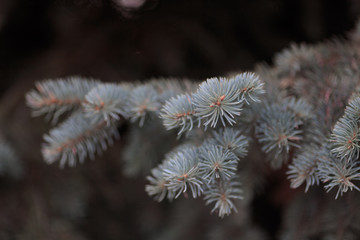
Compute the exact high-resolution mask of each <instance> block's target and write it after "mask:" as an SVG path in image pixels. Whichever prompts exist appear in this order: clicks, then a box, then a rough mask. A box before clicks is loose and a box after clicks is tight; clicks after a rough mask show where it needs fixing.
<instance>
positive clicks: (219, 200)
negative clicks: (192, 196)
mask: <svg viewBox="0 0 360 240" xmlns="http://www.w3.org/2000/svg"><path fill="white" fill-rule="evenodd" d="M240 186H241V184H240V182H239V181H237V180H236V179H232V180H231V181H227V182H222V181H221V182H219V181H218V182H215V183H214V184H211V185H210V186H209V187H208V189H206V190H205V191H204V195H205V197H204V200H206V205H208V204H210V203H213V202H215V206H214V207H213V209H212V210H211V212H212V213H213V212H215V211H218V215H219V217H221V218H223V217H224V216H225V215H227V216H228V215H230V213H231V211H235V212H237V209H236V207H235V204H234V203H233V201H234V200H236V199H242V196H241V194H242V190H241V189H240Z"/></svg>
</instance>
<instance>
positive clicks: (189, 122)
mask: <svg viewBox="0 0 360 240" xmlns="http://www.w3.org/2000/svg"><path fill="white" fill-rule="evenodd" d="M194 115H195V110H194V107H193V104H192V99H191V97H190V96H189V95H187V94H183V95H179V96H177V97H176V98H174V97H173V98H171V99H170V100H168V101H167V102H166V103H165V105H164V106H163V107H162V110H161V114H160V117H161V118H162V119H163V124H164V126H165V128H166V129H167V130H171V129H174V128H180V130H179V132H178V135H181V134H182V133H184V132H189V131H191V130H192V128H193V126H194V121H195V116H194Z"/></svg>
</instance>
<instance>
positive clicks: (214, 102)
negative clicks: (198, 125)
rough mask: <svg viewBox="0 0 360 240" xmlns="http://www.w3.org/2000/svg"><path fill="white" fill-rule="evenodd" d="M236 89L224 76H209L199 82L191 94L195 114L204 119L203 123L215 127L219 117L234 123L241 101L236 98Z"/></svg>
mask: <svg viewBox="0 0 360 240" xmlns="http://www.w3.org/2000/svg"><path fill="white" fill-rule="evenodd" d="M237 90H238V89H237V88H236V85H235V84H232V83H231V82H229V81H228V80H227V79H225V78H210V79H208V80H206V82H203V83H202V84H200V86H199V89H198V90H197V91H196V93H195V94H194V95H193V99H194V100H193V102H194V105H195V111H196V116H198V117H199V118H200V119H203V120H204V125H205V126H208V125H210V126H211V127H215V126H216V125H217V123H218V120H219V119H220V121H221V123H222V124H223V126H225V125H226V123H228V124H230V125H233V124H235V123H236V122H235V119H234V118H235V116H240V112H241V110H242V108H241V107H242V105H243V101H242V100H241V99H239V98H238V94H237V93H238V91H237Z"/></svg>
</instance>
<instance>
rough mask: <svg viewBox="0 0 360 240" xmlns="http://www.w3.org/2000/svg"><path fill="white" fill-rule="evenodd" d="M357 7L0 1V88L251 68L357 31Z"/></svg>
mask: <svg viewBox="0 0 360 240" xmlns="http://www.w3.org/2000/svg"><path fill="white" fill-rule="evenodd" d="M359 5H360V3H359V1H357V0H302V1H297V0H247V1H245V0H238V1H205V0H203V1H199V0H197V1H180V0H167V1H161V0H112V1H111V0H54V1H49V0H37V1H30V0H27V1H26V0H1V1H0V53H1V54H0V76H1V89H6V87H8V86H9V85H10V84H11V82H12V81H14V80H15V79H16V80H17V79H21V80H22V81H32V80H40V79H43V78H47V77H50V78H54V77H60V76H66V75H69V74H71V75H74V74H80V75H84V76H92V77H96V78H100V79H102V80H105V81H118V80H133V79H147V78H150V77H159V76H164V77H168V76H180V77H190V78H200V79H201V78H205V77H208V76H214V75H222V74H224V73H226V72H229V71H238V70H245V69H251V68H252V67H253V65H254V63H256V62H259V61H267V62H269V61H270V60H271V57H272V56H273V55H274V53H276V52H278V51H279V50H281V49H282V48H284V47H286V46H288V45H289V43H290V42H302V41H304V42H318V41H321V40H323V39H327V38H329V37H332V36H341V35H343V34H344V33H345V32H346V31H348V30H350V29H352V27H353V26H354V22H355V20H356V18H357V15H358V12H359V11H360V10H359V9H360V7H359Z"/></svg>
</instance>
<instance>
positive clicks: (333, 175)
mask: <svg viewBox="0 0 360 240" xmlns="http://www.w3.org/2000/svg"><path fill="white" fill-rule="evenodd" d="M317 175H318V177H319V178H320V180H321V181H322V182H323V183H324V184H325V189H326V191H327V192H329V191H331V190H332V189H333V188H335V187H338V191H337V193H336V196H335V198H338V196H339V195H340V196H342V195H343V193H345V192H347V191H348V190H349V189H350V190H351V191H352V190H353V189H355V190H357V191H360V189H359V187H357V186H356V185H355V184H354V183H353V181H358V180H360V167H359V164H358V162H356V161H343V160H342V159H340V158H337V157H336V156H333V155H332V153H331V152H329V151H328V150H327V149H325V150H323V151H322V152H321V155H320V158H319V163H318V168H317Z"/></svg>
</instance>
